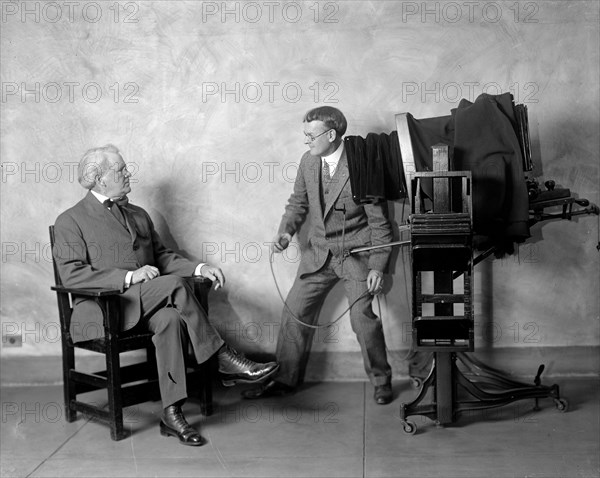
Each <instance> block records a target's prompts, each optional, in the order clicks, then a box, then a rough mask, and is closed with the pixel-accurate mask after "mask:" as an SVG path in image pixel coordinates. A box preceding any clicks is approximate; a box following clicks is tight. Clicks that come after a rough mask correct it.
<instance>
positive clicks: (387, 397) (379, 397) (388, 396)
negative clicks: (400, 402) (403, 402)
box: [373, 384, 394, 405]
mask: <svg viewBox="0 0 600 478" xmlns="http://www.w3.org/2000/svg"><path fill="white" fill-rule="evenodd" d="M373 398H374V399H375V402H376V403H377V404H378V405H387V404H388V403H390V402H391V401H392V399H393V398H394V394H393V393H392V386H391V385H390V384H386V385H377V386H375V393H374V394H373Z"/></svg>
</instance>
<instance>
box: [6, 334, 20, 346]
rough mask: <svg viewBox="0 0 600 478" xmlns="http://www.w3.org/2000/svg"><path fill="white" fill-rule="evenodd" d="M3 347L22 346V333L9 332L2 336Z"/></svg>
mask: <svg viewBox="0 0 600 478" xmlns="http://www.w3.org/2000/svg"><path fill="white" fill-rule="evenodd" d="M2 346H3V347H22V346H23V338H22V337H21V334H7V335H3V336H2Z"/></svg>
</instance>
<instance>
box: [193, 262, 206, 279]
mask: <svg viewBox="0 0 600 478" xmlns="http://www.w3.org/2000/svg"><path fill="white" fill-rule="evenodd" d="M205 265H206V262H201V263H200V264H198V265H197V266H196V268H195V269H194V275H195V276H200V277H204V276H203V275H202V273H201V272H200V270H201V269H202V266H205Z"/></svg>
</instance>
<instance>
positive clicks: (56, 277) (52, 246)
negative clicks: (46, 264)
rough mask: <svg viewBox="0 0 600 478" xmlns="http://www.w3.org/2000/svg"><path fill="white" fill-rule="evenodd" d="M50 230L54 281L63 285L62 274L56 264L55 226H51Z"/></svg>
mask: <svg viewBox="0 0 600 478" xmlns="http://www.w3.org/2000/svg"><path fill="white" fill-rule="evenodd" d="M48 230H49V232H50V250H51V251H52V268H53V269H54V282H55V283H56V285H62V281H61V280H60V274H59V273H58V266H57V265H56V260H55V259H54V244H55V241H56V239H55V237H54V226H50V227H49V228H48Z"/></svg>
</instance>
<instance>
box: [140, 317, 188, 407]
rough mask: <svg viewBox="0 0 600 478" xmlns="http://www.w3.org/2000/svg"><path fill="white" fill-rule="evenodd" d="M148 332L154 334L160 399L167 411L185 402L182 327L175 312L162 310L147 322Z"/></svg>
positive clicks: (185, 349) (185, 341)
mask: <svg viewBox="0 0 600 478" xmlns="http://www.w3.org/2000/svg"><path fill="white" fill-rule="evenodd" d="M148 329H149V330H150V331H151V332H153V333H154V335H153V336H152V342H154V347H155V349H156V365H157V368H158V383H159V387H160V396H161V399H162V404H163V408H166V407H168V406H169V405H173V404H174V403H177V402H179V401H180V400H183V399H185V398H187V386H186V365H185V358H186V357H185V355H186V351H187V343H188V341H187V337H186V334H185V324H184V323H183V321H182V320H181V316H180V315H179V312H178V311H177V310H176V309H174V308H172V307H164V308H162V309H160V310H159V311H157V312H156V313H155V314H154V315H152V317H150V318H149V319H148Z"/></svg>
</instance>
